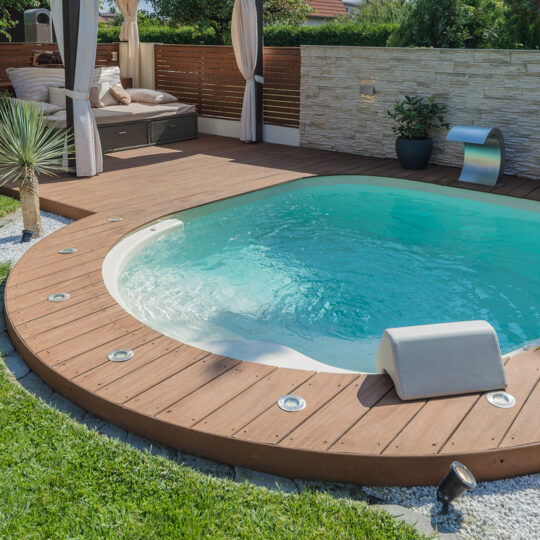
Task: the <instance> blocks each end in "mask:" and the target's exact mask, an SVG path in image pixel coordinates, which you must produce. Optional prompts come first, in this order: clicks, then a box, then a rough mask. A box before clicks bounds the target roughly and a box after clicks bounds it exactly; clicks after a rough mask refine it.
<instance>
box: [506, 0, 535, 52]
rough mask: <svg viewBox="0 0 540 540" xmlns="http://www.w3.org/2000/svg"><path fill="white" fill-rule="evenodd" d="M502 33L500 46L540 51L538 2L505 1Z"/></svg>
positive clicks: (530, 0)
mask: <svg viewBox="0 0 540 540" xmlns="http://www.w3.org/2000/svg"><path fill="white" fill-rule="evenodd" d="M505 4H506V13H505V24H504V33H503V36H502V38H501V43H500V46H501V47H504V48H509V49H540V1H538V0H536V1H535V0H505Z"/></svg>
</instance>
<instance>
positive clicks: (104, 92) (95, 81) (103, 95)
mask: <svg viewBox="0 0 540 540" xmlns="http://www.w3.org/2000/svg"><path fill="white" fill-rule="evenodd" d="M117 84H119V85H120V86H122V81H121V79H120V68H119V67H118V66H103V67H99V68H95V69H94V76H93V77H92V86H93V87H94V86H97V87H98V88H99V90H98V92H99V98H98V99H97V100H96V99H94V98H96V95H95V92H96V90H93V91H91V92H92V98H93V99H92V100H91V101H93V102H94V104H93V105H92V107H98V108H100V107H107V106H108V105H118V100H117V99H116V98H115V97H114V96H113V95H112V94H111V92H110V89H111V88H112V87H113V86H116V85H117Z"/></svg>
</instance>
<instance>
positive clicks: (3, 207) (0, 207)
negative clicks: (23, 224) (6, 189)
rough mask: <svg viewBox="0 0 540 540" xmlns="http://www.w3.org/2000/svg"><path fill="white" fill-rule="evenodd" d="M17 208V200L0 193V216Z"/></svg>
mask: <svg viewBox="0 0 540 540" xmlns="http://www.w3.org/2000/svg"><path fill="white" fill-rule="evenodd" d="M17 208H19V201H16V200H15V199H12V198H11V197H4V195H0V218H1V217H4V216H5V215H7V214H11V212H15V210H17Z"/></svg>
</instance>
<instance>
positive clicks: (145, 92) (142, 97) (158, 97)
mask: <svg viewBox="0 0 540 540" xmlns="http://www.w3.org/2000/svg"><path fill="white" fill-rule="evenodd" d="M126 92H127V93H128V94H129V95H130V96H131V101H134V102H135V103H150V104H153V105H156V104H158V103H172V102H173V101H178V99H176V98H175V97H174V96H171V94H167V92H161V91H160V90H149V89H148V88H126Z"/></svg>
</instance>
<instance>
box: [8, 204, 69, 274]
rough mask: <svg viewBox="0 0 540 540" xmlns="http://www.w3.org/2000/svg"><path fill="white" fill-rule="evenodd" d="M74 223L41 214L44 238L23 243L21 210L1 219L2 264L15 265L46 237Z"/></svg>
mask: <svg viewBox="0 0 540 540" xmlns="http://www.w3.org/2000/svg"><path fill="white" fill-rule="evenodd" d="M70 223H73V220H71V219H67V218H64V217H62V216H57V215H55V214H49V212H41V225H42V227H43V236H41V237H40V238H34V239H33V240H31V241H30V242H25V243H24V244H23V243H21V237H22V230H23V228H24V227H23V219H22V212H21V209H20V208H19V209H18V210H16V211H15V212H13V213H12V214H8V215H7V216H4V217H3V218H2V219H0V264H1V263H5V262H11V263H12V264H15V263H16V262H17V261H18V260H19V259H20V258H21V257H22V256H23V255H24V253H25V252H26V251H27V250H28V249H30V248H31V247H32V246H34V245H35V244H37V243H38V242H39V241H40V240H41V239H42V238H45V236H47V235H49V234H52V233H53V232H55V231H57V230H58V229H61V228H62V227H65V226H66V225H69V224H70Z"/></svg>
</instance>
